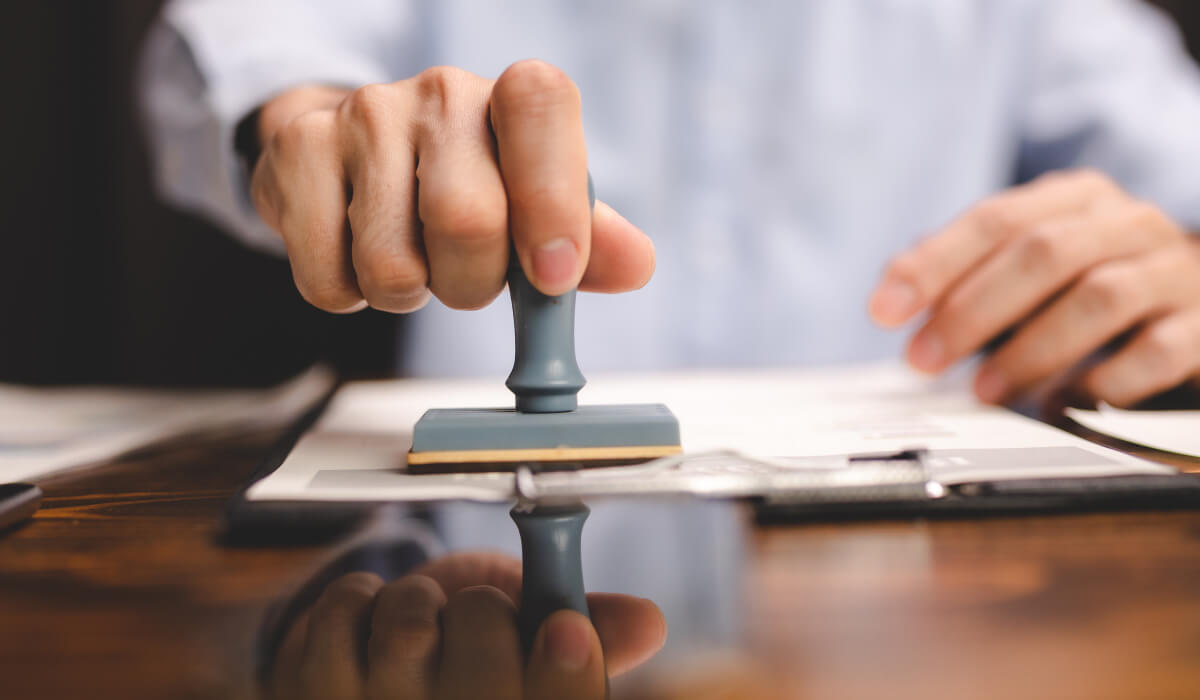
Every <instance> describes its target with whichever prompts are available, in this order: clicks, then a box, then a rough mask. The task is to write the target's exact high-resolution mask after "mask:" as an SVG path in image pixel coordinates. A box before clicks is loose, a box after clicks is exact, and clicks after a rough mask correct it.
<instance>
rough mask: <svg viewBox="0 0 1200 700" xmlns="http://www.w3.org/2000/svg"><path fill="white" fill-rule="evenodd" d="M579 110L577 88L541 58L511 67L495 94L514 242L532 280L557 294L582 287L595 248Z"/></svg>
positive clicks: (494, 111)
mask: <svg viewBox="0 0 1200 700" xmlns="http://www.w3.org/2000/svg"><path fill="white" fill-rule="evenodd" d="M580 111H581V110H580V102H579V91H578V90H577V89H576V87H575V84H574V83H572V82H571V79H570V78H568V77H567V76H566V74H564V73H563V72H562V71H560V70H558V69H557V68H555V67H553V66H551V65H549V64H546V63H543V62H541V61H522V62H520V63H516V64H514V65H512V66H511V67H509V68H508V70H506V71H504V73H503V74H502V75H501V76H500V77H499V78H498V79H497V80H496V84H495V86H494V87H493V90H492V99H491V118H492V126H493V128H494V130H495V133H496V144H497V150H498V153H499V159H500V172H501V173H502V175H503V178H504V185H505V188H506V190H507V192H508V214H509V227H510V231H511V233H512V237H513V243H514V245H515V247H516V251H517V255H518V257H519V258H520V261H521V267H522V269H524V271H525V274H526V276H527V277H528V278H529V281H530V282H532V283H533V285H534V287H536V288H537V289H538V290H539V291H541V292H542V293H544V294H548V295H552V296H553V295H558V294H562V293H564V292H567V291H570V290H571V289H573V288H575V287H576V286H578V284H579V280H580V278H581V277H582V276H583V271H584V269H585V268H586V267H587V264H588V256H589V253H590V251H591V212H590V211H589V206H588V198H587V148H586V145H585V144H584V139H583V124H582V121H581V117H580Z"/></svg>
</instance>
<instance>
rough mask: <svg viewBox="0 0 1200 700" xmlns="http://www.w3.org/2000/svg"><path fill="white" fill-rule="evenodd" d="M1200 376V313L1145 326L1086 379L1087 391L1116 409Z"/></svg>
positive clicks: (1174, 316) (1178, 315)
mask: <svg viewBox="0 0 1200 700" xmlns="http://www.w3.org/2000/svg"><path fill="white" fill-rule="evenodd" d="M1198 372H1200V309H1197V308H1194V307H1193V308H1190V309H1189V310H1187V311H1186V312H1180V313H1175V314H1170V315H1167V316H1165V317H1163V318H1161V319H1159V320H1157V321H1153V322H1151V323H1149V324H1147V325H1146V327H1145V328H1143V329H1142V330H1141V331H1139V332H1138V334H1137V335H1135V336H1134V337H1133V339H1132V340H1131V341H1130V342H1129V343H1128V344H1127V345H1126V346H1125V347H1124V348H1122V349H1121V351H1120V352H1118V353H1117V354H1116V355H1114V356H1113V357H1111V358H1109V359H1108V360H1106V361H1105V362H1103V363H1101V364H1100V365H1098V366H1096V367H1095V368H1094V369H1092V370H1091V371H1089V372H1088V374H1087V376H1086V377H1085V378H1084V381H1083V385H1084V388H1085V389H1086V390H1087V391H1088V392H1089V393H1090V394H1091V395H1093V396H1095V397H1096V398H1098V399H1100V400H1102V401H1107V402H1108V403H1110V404H1112V405H1113V406H1131V405H1133V404H1135V403H1137V402H1139V401H1141V400H1143V399H1147V398H1149V397H1151V396H1154V395H1155V394H1158V393H1160V392H1163V391H1166V390H1168V389H1171V388H1173V387H1176V386H1178V385H1180V384H1183V383H1184V382H1185V381H1187V380H1188V379H1189V378H1191V377H1194V376H1195V375H1196V374H1197V373H1198Z"/></svg>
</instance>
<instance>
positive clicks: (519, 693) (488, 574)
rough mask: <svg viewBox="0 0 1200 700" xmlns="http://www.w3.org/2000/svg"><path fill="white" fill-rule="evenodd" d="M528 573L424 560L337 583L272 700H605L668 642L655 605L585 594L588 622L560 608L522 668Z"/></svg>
mask: <svg viewBox="0 0 1200 700" xmlns="http://www.w3.org/2000/svg"><path fill="white" fill-rule="evenodd" d="M520 588H521V565H520V562H518V561H517V560H515V559H512V558H510V557H507V556H503V555H499V554H486V553H463V554H454V555H450V556H446V557H441V558H439V559H435V560H433V561H430V562H427V563H426V564H424V565H423V566H421V567H420V568H418V569H417V571H415V572H414V573H412V574H410V575H408V576H404V577H401V578H399V579H396V580H395V581H392V582H390V583H386V584H385V583H384V582H383V581H382V580H381V579H380V578H379V577H378V576H376V575H375V574H371V573H366V572H357V573H351V574H347V575H345V576H342V577H341V578H339V579H337V580H335V581H334V582H333V583H331V584H330V585H329V586H328V587H327V588H326V589H325V592H324V593H323V594H322V595H321V597H320V598H319V599H318V601H317V602H316V603H315V604H314V605H313V607H312V608H311V610H309V611H308V612H307V613H305V614H303V615H302V616H300V617H298V618H297V620H296V622H295V623H294V624H293V625H292V627H291V629H290V630H289V631H288V632H287V634H286V636H285V637H284V640H283V643H282V644H281V646H280V648H279V652H278V654H277V656H276V658H275V660H274V665H273V675H272V679H271V684H270V695H271V697H276V698H288V700H302V699H304V698H313V699H314V700H316V699H319V700H341V699H343V698H346V699H351V698H353V699H358V698H373V699H374V698H379V699H383V698H388V699H395V700H409V699H413V700H416V699H421V700H425V699H426V698H429V699H432V698H545V699H547V700H551V699H554V700H559V699H561V698H572V699H574V698H580V699H583V700H586V699H587V698H596V700H600V699H601V698H604V697H605V688H606V683H605V665H606V662H607V672H608V673H609V674H611V675H614V676H615V675H618V674H620V673H623V672H625V671H628V670H630V669H632V668H634V667H636V666H638V665H639V664H641V663H643V662H645V661H646V660H647V659H649V658H650V657H651V656H653V655H654V654H655V652H657V651H658V650H659V648H661V647H662V645H663V642H664V641H665V640H666V622H665V620H664V619H663V616H662V612H661V611H659V609H658V606H656V605H655V604H654V603H652V602H650V601H648V600H644V599H641V598H634V597H631V596H625V595H615V594H605V593H593V594H589V595H588V606H589V608H590V609H591V615H592V620H593V621H594V623H595V626H594V627H593V625H592V624H590V623H589V622H588V620H587V618H585V617H583V616H582V615H579V614H578V613H575V612H572V611H569V610H564V611H560V612H557V613H555V614H553V615H551V616H550V617H549V618H548V619H547V620H546V622H545V623H544V624H543V625H542V628H541V630H539V632H538V635H537V639H536V641H535V642H534V648H533V651H532V653H531V655H530V657H529V658H528V659H526V658H524V654H523V652H522V650H521V643H520V640H519V636H518V632H517V620H516V603H515V601H517V600H519V598H520Z"/></svg>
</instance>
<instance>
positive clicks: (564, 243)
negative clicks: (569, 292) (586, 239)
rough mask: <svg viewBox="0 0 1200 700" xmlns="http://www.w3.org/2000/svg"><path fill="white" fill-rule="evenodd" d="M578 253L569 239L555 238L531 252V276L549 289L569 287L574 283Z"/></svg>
mask: <svg viewBox="0 0 1200 700" xmlns="http://www.w3.org/2000/svg"><path fill="white" fill-rule="evenodd" d="M578 261H579V251H577V250H576V249H575V244H574V243H572V242H571V239H569V238H555V239H554V240H552V241H550V242H548V243H543V244H542V245H540V246H538V247H537V248H535V249H534V251H533V274H534V276H535V277H536V278H537V280H538V281H539V282H541V283H542V284H544V285H549V286H551V287H561V286H565V285H570V284H572V283H573V282H574V281H575V267H576V265H577V264H578Z"/></svg>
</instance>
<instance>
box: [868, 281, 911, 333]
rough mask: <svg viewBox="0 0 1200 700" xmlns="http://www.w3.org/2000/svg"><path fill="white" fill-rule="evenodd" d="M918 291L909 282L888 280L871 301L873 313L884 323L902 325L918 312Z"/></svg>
mask: <svg viewBox="0 0 1200 700" xmlns="http://www.w3.org/2000/svg"><path fill="white" fill-rule="evenodd" d="M916 306H917V290H916V289H914V288H913V286H912V285H911V284H908V283H907V282H901V281H899V280H887V281H886V282H884V283H883V284H882V285H881V286H880V287H879V289H878V291H876V292H875V296H874V298H873V299H871V312H872V315H873V316H875V319H876V320H878V321H881V322H883V323H900V322H901V321H903V320H904V319H906V318H908V317H909V316H911V315H912V314H913V313H915V312H916V310H917V308H916Z"/></svg>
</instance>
